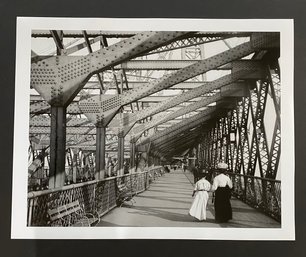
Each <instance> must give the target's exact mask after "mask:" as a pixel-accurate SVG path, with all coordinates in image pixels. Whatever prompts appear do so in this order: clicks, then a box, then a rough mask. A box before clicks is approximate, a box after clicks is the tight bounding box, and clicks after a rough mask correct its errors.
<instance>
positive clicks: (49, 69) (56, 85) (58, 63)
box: [31, 32, 186, 106]
mask: <svg viewBox="0 0 306 257" xmlns="http://www.w3.org/2000/svg"><path fill="white" fill-rule="evenodd" d="M185 34H186V32H142V33H139V34H137V35H135V36H133V37H131V38H129V39H126V40H122V41H120V42H119V43H117V44H114V45H112V46H109V47H107V48H104V49H101V50H99V51H96V52H94V53H91V54H89V55H87V56H56V57H51V58H48V59H45V60H42V61H38V62H37V63H32V65H31V86H32V87H33V88H35V89H36V90H37V91H38V92H39V93H40V95H41V96H43V98H44V99H45V100H46V101H47V102H48V103H49V104H51V105H57V106H67V105H68V104H69V103H70V102H71V101H72V99H73V98H74V97H75V95H76V94H77V93H78V91H79V90H80V89H81V88H82V87H83V86H84V84H85V83H86V81H87V80H88V79H89V78H90V77H91V75H92V74H94V73H96V72H100V71H103V70H105V69H107V68H109V67H110V66H114V65H117V64H118V63H121V62H123V61H126V60H128V59H131V58H133V57H135V56H137V55H139V54H141V53H144V52H146V51H149V50H152V49H155V48H157V47H159V46H161V45H164V44H166V43H168V42H171V41H173V40H174V39H176V38H178V37H180V36H183V35H185Z"/></svg>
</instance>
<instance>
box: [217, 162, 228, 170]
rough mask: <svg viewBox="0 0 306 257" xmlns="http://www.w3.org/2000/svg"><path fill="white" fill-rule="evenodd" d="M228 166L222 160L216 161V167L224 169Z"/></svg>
mask: <svg viewBox="0 0 306 257" xmlns="http://www.w3.org/2000/svg"><path fill="white" fill-rule="evenodd" d="M227 168H228V165H227V164H226V163H224V162H220V163H218V169H222V170H226V169H227Z"/></svg>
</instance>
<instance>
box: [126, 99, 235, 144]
mask: <svg viewBox="0 0 306 257" xmlns="http://www.w3.org/2000/svg"><path fill="white" fill-rule="evenodd" d="M227 95H230V93H227ZM223 96H226V94H225V95H223ZM223 96H222V95H221V93H216V94H215V95H213V96H210V97H206V98H204V99H203V100H199V101H198V102H196V103H194V104H189V105H188V106H186V107H183V108H180V109H179V110H178V111H176V112H173V113H171V114H169V115H166V116H165V115H163V114H161V115H160V117H157V118H156V119H153V120H152V121H150V122H147V123H145V124H140V125H139V126H137V127H136V128H135V129H134V130H133V135H132V137H135V139H136V140H137V139H138V138H139V137H140V135H141V134H142V133H143V132H144V131H145V130H148V129H150V128H152V127H155V126H158V125H159V124H161V123H165V122H167V121H169V120H173V119H175V118H177V117H180V116H182V115H185V114H187V113H190V112H192V111H195V110H197V109H199V108H202V107H205V106H207V105H209V104H211V103H214V102H217V101H219V100H221V99H222V97H223Z"/></svg>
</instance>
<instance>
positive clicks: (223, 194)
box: [212, 163, 233, 223]
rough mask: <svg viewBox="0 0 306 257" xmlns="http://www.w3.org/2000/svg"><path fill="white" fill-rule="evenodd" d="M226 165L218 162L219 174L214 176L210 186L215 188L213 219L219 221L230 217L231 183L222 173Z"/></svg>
mask: <svg viewBox="0 0 306 257" xmlns="http://www.w3.org/2000/svg"><path fill="white" fill-rule="evenodd" d="M227 167H228V165H227V164H226V163H219V164H218V170H219V172H220V173H221V174H219V175H218V176H216V177H215V178H214V181H213V186H212V190H215V201H214V205H215V219H216V221H217V222H220V223H222V222H227V221H229V220H230V219H232V207H231V202H230V197H231V188H232V187H233V184H232V181H231V179H230V178H229V177H228V176H226V175H225V174H224V172H225V171H226V170H227Z"/></svg>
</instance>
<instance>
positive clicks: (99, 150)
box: [95, 125, 106, 180]
mask: <svg viewBox="0 0 306 257" xmlns="http://www.w3.org/2000/svg"><path fill="white" fill-rule="evenodd" d="M96 134H97V135H96V172H95V178H96V179H97V180H100V179H103V178H104V175H105V136H106V129H105V127H103V126H99V125H97V126H96Z"/></svg>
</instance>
